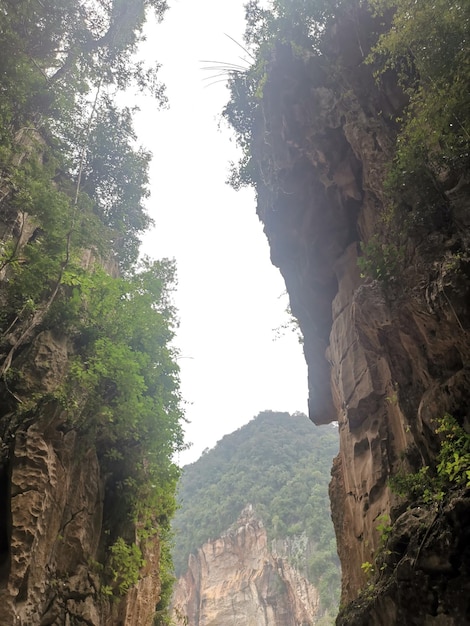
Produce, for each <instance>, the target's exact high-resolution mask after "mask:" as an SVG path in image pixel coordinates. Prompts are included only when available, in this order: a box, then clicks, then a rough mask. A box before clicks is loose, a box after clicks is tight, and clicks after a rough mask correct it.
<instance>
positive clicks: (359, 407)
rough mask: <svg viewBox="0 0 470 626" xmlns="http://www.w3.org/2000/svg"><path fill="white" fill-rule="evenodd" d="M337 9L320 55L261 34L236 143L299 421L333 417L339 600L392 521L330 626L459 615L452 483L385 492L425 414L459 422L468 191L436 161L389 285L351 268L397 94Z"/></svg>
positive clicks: (465, 355)
mask: <svg viewBox="0 0 470 626" xmlns="http://www.w3.org/2000/svg"><path fill="white" fill-rule="evenodd" d="M349 17H350V16H349ZM340 18H341V16H340ZM340 18H338V20H337V21H336V22H335V24H334V26H333V27H332V28H331V30H330V31H329V33H328V35H327V36H326V37H325V38H324V41H323V49H322V50H323V54H322V55H318V54H314V53H311V54H309V53H308V52H304V53H303V54H301V53H299V52H298V50H294V49H293V47H291V46H289V45H286V44H278V45H277V46H276V48H275V51H274V53H273V55H272V57H271V60H270V64H269V65H268V68H267V79H266V82H265V84H264V85H263V96H262V101H261V105H260V108H259V110H258V113H257V116H256V120H255V123H254V130H253V141H252V153H253V156H254V158H255V160H256V163H257V165H258V172H259V179H258V181H257V192H258V214H259V216H260V219H261V220H262V221H263V223H264V228H265V232H266V235H267V237H268V240H269V243H270V248H271V258H272V261H273V263H274V264H275V265H277V266H278V267H279V268H280V270H281V272H282V274H283V276H284V279H285V282H286V286H287V290H288V292H289V295H290V301H291V307H292V311H293V314H294V315H295V316H296V318H297V319H298V320H299V323H300V326H301V329H302V332H303V335H304V338H305V344H304V349H305V357H306V360H307V363H308V367H309V408H310V417H311V419H312V420H313V421H314V422H316V423H318V424H320V423H326V422H330V421H335V420H337V421H338V423H339V436H340V453H339V455H338V457H337V459H336V461H335V463H334V467H333V477H332V482H331V488H330V493H331V501H332V510H333V518H334V523H335V527H336V533H337V540H338V550H339V555H340V559H341V563H342V569H343V603H344V604H347V603H348V602H350V601H352V600H354V599H356V598H358V596H359V594H360V592H361V590H363V589H364V587H365V586H366V578H367V577H366V574H365V573H364V568H361V565H362V564H363V563H367V562H368V563H370V564H374V563H376V560H375V559H376V558H377V554H378V550H379V548H380V546H381V537H380V532H379V530H378V529H377V526H380V520H383V519H391V522H392V525H393V528H394V530H393V531H392V534H393V537H394V538H393V540H392V541H391V544H390V548H389V549H390V551H391V552H393V557H391V558H390V559H389V561H388V562H386V563H385V564H383V565H384V567H383V572H381V574H380V580H378V581H377V580H376V582H375V586H374V589H373V591H372V592H371V593H369V596H367V594H366V595H365V596H364V595H362V596H361V597H360V599H359V600H358V602H357V604H353V605H351V607H350V608H349V609H348V610H347V611H346V612H345V613H344V614H343V615H342V616H340V618H339V620H338V623H340V624H348V625H355V624H364V625H365V624H367V625H369V626H371V625H375V624H384V625H387V626H388V625H391V624H420V625H421V624H426V625H427V624H446V625H447V624H449V625H457V624H464V623H470V608H469V606H468V601H467V600H466V599H465V595H466V594H467V595H468V592H467V591H461V592H459V591H458V589H461V590H464V589H465V590H468V588H469V586H470V577H469V575H468V571H469V564H470V554H469V552H468V541H467V540H468V529H467V524H466V522H465V520H466V519H468V514H469V505H470V502H469V499H468V493H467V492H465V490H463V493H459V494H457V495H455V497H453V498H450V499H449V500H448V501H446V503H445V505H444V506H440V507H438V508H437V509H436V508H432V507H431V509H430V510H429V511H427V512H425V511H423V509H422V508H420V507H419V506H418V507H416V506H413V503H411V507H412V508H411V509H410V510H406V502H405V503H404V502H403V501H402V500H399V498H398V497H397V496H396V495H394V494H393V493H391V491H390V488H389V478H390V476H393V475H395V474H397V473H398V472H399V471H405V472H406V471H416V470H417V469H418V468H419V467H420V466H422V465H426V464H428V463H430V464H431V465H432V463H433V460H434V459H435V457H436V453H437V450H438V447H439V443H438V438H437V436H436V434H435V429H436V426H435V423H434V422H433V420H434V419H435V418H436V417H439V416H442V415H443V414H444V413H446V412H448V413H451V414H453V415H454V416H457V417H458V419H459V422H460V424H462V425H464V427H466V428H467V429H468V426H469V423H470V422H469V419H470V414H469V403H468V398H469V393H470V369H469V354H470V342H469V333H468V330H469V328H470V307H469V303H470V293H469V286H470V258H469V250H470V230H469V226H470V222H469V219H468V215H469V213H468V207H469V197H470V189H469V185H468V181H467V182H465V180H464V179H461V180H460V183H459V184H458V185H457V186H455V181H454V182H453V181H452V176H451V174H449V172H447V173H446V172H443V173H442V174H441V176H442V177H441V184H442V189H443V191H442V196H441V198H442V200H441V207H440V218H438V217H436V215H434V216H433V218H432V219H430V220H429V222H428V223H427V225H426V228H421V230H419V229H417V232H414V233H412V234H409V235H408V238H407V240H406V243H405V255H406V264H404V265H403V266H402V267H401V269H400V275H399V276H397V277H395V279H394V281H393V284H392V285H389V286H388V287H389V289H388V290H387V289H384V285H383V283H381V282H380V281H379V280H371V279H370V278H367V276H366V277H365V276H363V275H361V272H360V270H359V268H358V263H357V261H358V257H359V256H360V255H361V248H360V245H359V243H360V241H363V242H366V244H367V242H369V241H371V240H372V238H373V235H374V234H375V233H380V232H381V229H382V228H383V214H384V207H385V204H386V200H385V194H384V179H385V175H386V171H387V165H388V163H389V162H390V160H391V158H392V157H393V147H394V144H395V138H396V134H397V128H398V126H397V123H396V121H395V120H396V118H397V117H398V116H399V115H400V114H401V112H402V111H403V107H404V105H405V103H406V98H405V96H404V94H403V92H402V91H401V89H400V88H399V86H398V85H397V82H396V77H394V76H393V74H388V75H387V76H386V77H385V79H384V80H383V82H382V84H381V85H380V86H378V84H377V82H376V81H375V80H374V77H373V74H372V69H371V67H370V66H367V65H365V64H364V63H363V60H364V56H365V55H366V54H367V52H368V50H369V49H370V46H371V44H372V43H373V41H374V35H373V33H374V32H377V29H378V24H377V23H376V22H374V18H372V17H371V15H370V14H369V13H368V12H367V11H366V10H365V9H360V10H358V13H357V14H356V15H355V19H354V20H351V19H347V18H348V16H347V15H343V16H342V19H340ZM446 176H447V177H448V180H447V179H446ZM384 516H385V517H384ZM395 532H396V534H395ZM380 565H381V564H380V563H379V564H378V565H376V566H377V567H380Z"/></svg>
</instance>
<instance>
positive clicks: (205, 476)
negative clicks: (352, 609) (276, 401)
mask: <svg viewBox="0 0 470 626" xmlns="http://www.w3.org/2000/svg"><path fill="white" fill-rule="evenodd" d="M337 451H338V433H337V431H336V429H335V427H334V426H324V427H316V426H314V425H313V424H312V423H311V422H310V421H309V420H308V418H307V417H306V416H305V415H302V414H294V415H289V414H288V413H275V412H271V411H266V412H263V413H260V414H259V415H258V416H257V417H255V418H254V419H253V420H251V422H249V423H248V424H247V425H246V426H243V427H242V428H240V429H238V430H237V431H235V432H233V433H231V434H230V435H226V436H225V437H223V439H221V440H220V441H219V442H218V444H217V445H216V446H215V447H214V448H213V449H212V450H208V451H206V452H205V453H204V454H203V455H202V456H201V458H200V459H199V460H198V461H196V462H195V463H193V464H191V465H188V466H186V467H185V468H183V475H182V478H181V481H180V486H179V500H180V502H181V508H180V509H179V510H178V511H177V513H176V515H175V518H174V522H173V526H174V529H175V543H176V546H175V551H174V561H175V567H176V571H177V575H181V574H182V573H183V572H184V570H185V569H186V565H187V560H188V556H189V554H190V553H191V552H194V551H196V549H197V548H198V547H199V546H201V545H202V544H203V543H204V542H206V541H207V540H208V539H210V538H211V539H215V538H217V537H218V536H219V535H220V534H221V533H222V532H223V531H225V530H227V528H228V527H229V526H230V525H231V524H233V523H234V522H235V521H236V520H237V518H238V516H239V515H240V513H241V511H242V509H243V508H244V507H245V506H246V505H247V504H252V505H253V507H254V509H255V512H256V513H257V515H258V516H259V517H261V519H262V520H263V523H264V525H265V526H266V529H267V532H268V538H269V539H270V540H274V539H283V538H286V537H291V538H292V539H300V538H302V537H304V538H308V540H309V541H308V545H309V548H308V549H307V548H306V547H305V545H304V544H303V543H302V541H301V540H300V541H299V545H304V548H303V549H301V548H299V550H298V552H297V553H295V554H294V555H293V561H294V564H295V565H296V566H297V567H299V569H300V570H301V571H302V572H303V573H304V574H306V575H307V577H308V578H309V579H310V580H311V581H312V582H313V583H314V584H315V586H316V587H317V588H318V589H319V590H320V596H321V602H322V607H323V609H328V611H329V612H330V614H334V612H335V609H336V608H337V605H338V601H339V591H340V570H339V564H338V558H337V555H336V541H335V537H334V531H333V524H332V522H331V518H330V504H329V498H328V483H329V481H330V468H331V463H332V459H333V457H334V456H335V455H336V453H337ZM294 543H295V542H294Z"/></svg>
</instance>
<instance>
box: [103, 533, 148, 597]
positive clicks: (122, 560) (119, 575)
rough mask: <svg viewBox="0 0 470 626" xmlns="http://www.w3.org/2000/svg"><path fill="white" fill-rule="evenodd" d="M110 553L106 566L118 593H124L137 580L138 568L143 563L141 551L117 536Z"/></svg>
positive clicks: (136, 546)
mask: <svg viewBox="0 0 470 626" xmlns="http://www.w3.org/2000/svg"><path fill="white" fill-rule="evenodd" d="M110 553H111V556H110V559H109V563H108V567H109V570H110V572H111V576H112V580H113V583H114V585H115V587H116V589H117V591H118V593H119V595H125V594H126V593H127V592H128V591H129V588H130V587H132V585H135V584H136V583H137V582H138V580H139V572H140V569H141V568H142V567H143V566H144V565H145V562H144V560H143V558H142V552H141V550H140V548H139V546H138V545H136V544H135V543H132V544H128V543H126V542H125V541H124V539H123V538H122V537H118V538H117V539H116V541H115V542H114V543H113V545H112V546H111V548H110Z"/></svg>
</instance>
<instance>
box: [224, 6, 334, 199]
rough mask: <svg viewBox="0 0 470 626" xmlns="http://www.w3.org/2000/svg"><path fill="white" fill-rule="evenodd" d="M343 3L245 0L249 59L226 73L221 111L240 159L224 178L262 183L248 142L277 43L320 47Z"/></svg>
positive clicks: (297, 48)
mask: <svg viewBox="0 0 470 626" xmlns="http://www.w3.org/2000/svg"><path fill="white" fill-rule="evenodd" d="M341 4H342V2H341V0H336V1H334V2H332V1H331V0H314V1H312V2H305V0H273V1H272V2H271V3H270V4H269V6H268V7H267V8H265V7H263V6H261V4H260V2H259V1H258V0H249V2H247V4H246V5H245V19H246V30H245V35H244V42H245V45H246V50H247V52H248V54H249V56H250V58H251V59H252V61H253V62H252V64H251V66H250V67H249V68H248V69H246V70H244V71H239V70H236V71H235V70H234V71H231V72H229V80H228V87H229V90H230V100H229V102H228V103H227V105H226V106H225V108H224V110H223V116H224V117H225V119H226V120H227V122H228V123H229V125H230V126H231V127H232V128H233V130H234V131H235V137H236V141H237V144H238V145H239V146H240V148H241V150H242V157H241V159H240V161H239V163H238V164H233V165H232V172H231V175H230V178H229V180H228V182H229V184H230V185H231V186H232V187H234V188H235V189H239V188H240V187H243V186H246V185H253V186H255V187H256V185H257V184H258V183H260V182H262V181H263V174H262V172H261V170H260V165H259V163H258V162H257V161H256V159H254V158H253V154H252V146H251V142H252V136H253V131H254V128H255V125H256V124H257V122H258V118H259V115H260V103H261V100H262V98H263V92H264V87H265V85H266V83H267V81H268V67H269V65H270V61H271V57H272V56H273V52H274V49H275V47H276V45H279V44H281V45H284V44H287V45H290V46H291V47H292V49H293V50H294V51H297V52H298V53H299V54H302V53H303V51H304V50H308V51H309V53H311V52H312V51H313V50H316V51H318V49H319V45H320V41H321V36H322V33H323V32H324V29H325V25H326V24H327V23H328V21H329V20H331V19H332V17H333V16H334V13H335V10H336V9H337V8H338V7H339V6H340V5H341Z"/></svg>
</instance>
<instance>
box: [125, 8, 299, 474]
mask: <svg viewBox="0 0 470 626" xmlns="http://www.w3.org/2000/svg"><path fill="white" fill-rule="evenodd" d="M243 30H244V9H243V0H225V1H224V2H220V0H198V2H194V0H173V2H171V3H170V10H169V11H168V12H167V13H166V15H165V18H164V21H163V22H162V23H161V24H158V25H155V24H153V25H150V26H149V28H148V37H147V42H146V43H145V44H144V46H143V48H142V53H143V55H144V56H145V57H146V58H147V60H148V61H151V60H153V59H156V60H158V62H159V63H161V64H162V69H161V71H160V78H161V80H162V82H164V83H165V84H166V87H167V96H168V99H169V104H170V106H169V109H168V110H163V111H162V110H160V111H159V110H157V107H156V105H155V102H153V101H152V100H151V99H150V98H149V97H142V98H139V99H138V100H137V101H136V103H137V104H138V105H139V107H140V113H138V114H137V115H136V118H135V127H136V131H137V133H138V136H139V141H140V142H141V143H142V145H144V146H145V147H146V148H148V149H149V150H150V151H151V152H152V153H153V160H152V164H151V168H150V179H151V198H150V201H149V202H148V210H149V213H150V215H151V216H152V218H153V219H154V220H155V224H156V225H155V228H154V229H153V230H152V231H151V232H150V233H149V234H148V235H147V236H146V238H145V240H144V243H143V252H144V253H146V254H149V255H151V256H152V257H154V258H162V257H169V258H175V259H176V264H177V273H178V287H177V291H176V293H175V297H174V300H175V305H176V307H177V309H178V315H179V319H180V326H179V328H178V331H177V337H176V340H175V345H176V347H177V348H178V350H179V355H180V356H179V359H178V363H179V366H180V368H181V393H182V396H183V399H184V408H185V413H186V418H187V419H188V420H189V423H188V424H187V425H186V428H185V430H186V438H187V441H188V443H191V444H192V445H191V447H190V448H189V450H187V451H185V452H182V453H180V455H179V458H178V459H177V461H178V463H179V464H181V465H185V464H187V463H191V462H193V461H195V460H196V459H197V458H198V457H199V456H200V455H201V453H202V451H203V450H204V449H206V448H211V447H213V446H214V445H215V444H216V442H217V441H218V440H219V439H221V438H222V437H223V435H225V434H228V433H230V432H233V431H234V430H236V429H237V428H239V427H241V426H242V425H244V424H246V423H247V422H248V421H250V420H251V419H252V418H253V417H255V416H256V415H257V414H258V413H259V412H260V411H263V410H266V409H270V410H276V411H289V412H294V411H302V412H305V413H306V412H307V393H308V392H307V371H306V365H305V361H304V357H303V352H302V346H301V345H300V344H299V341H298V338H297V334H296V333H295V332H292V331H291V330H287V331H285V332H284V333H283V334H282V333H281V337H280V338H278V339H276V336H277V335H279V333H278V332H276V329H277V328H279V327H280V326H282V325H284V324H285V323H286V322H287V321H288V319H289V318H288V315H287V313H286V308H287V306H288V299H287V296H286V294H285V285H284V281H283V279H282V277H281V275H280V273H279V271H278V269H277V268H275V267H274V266H273V265H272V264H271V262H270V259H269V247H268V244H267V240H266V237H265V235H264V234H263V231H262V225H261V223H260V222H259V220H258V217H257V216H256V202H255V195H254V191H253V190H250V189H243V190H241V191H239V192H235V191H234V190H233V189H232V188H230V187H229V185H227V184H226V180H227V177H228V173H229V169H230V161H236V160H237V155H238V152H237V149H236V146H235V143H234V140H233V136H232V133H231V131H230V130H229V129H228V127H227V126H226V125H225V124H224V123H223V122H222V118H221V112H222V109H223V107H224V104H225V103H226V102H227V100H228V97H229V92H228V89H227V87H226V85H225V83H224V82H218V83H215V84H210V83H213V82H214V80H213V78H211V77H212V73H211V72H208V71H207V70H205V69H204V68H205V67H207V66H208V65H210V63H208V61H224V62H225V61H226V62H231V63H243V60H242V59H240V57H243V56H244V53H243V50H241V48H239V47H238V46H237V45H236V44H235V43H234V42H233V41H232V40H231V39H230V38H229V37H227V36H226V35H229V36H230V37H232V38H233V39H235V40H236V41H239V42H242V34H243ZM245 56H246V55H245ZM215 80H217V79H215Z"/></svg>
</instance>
